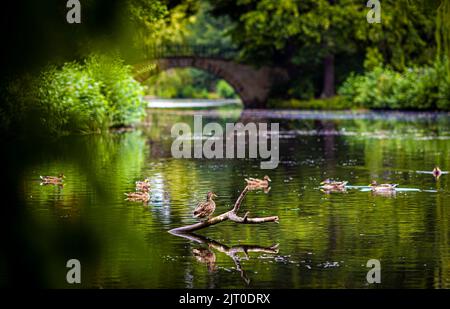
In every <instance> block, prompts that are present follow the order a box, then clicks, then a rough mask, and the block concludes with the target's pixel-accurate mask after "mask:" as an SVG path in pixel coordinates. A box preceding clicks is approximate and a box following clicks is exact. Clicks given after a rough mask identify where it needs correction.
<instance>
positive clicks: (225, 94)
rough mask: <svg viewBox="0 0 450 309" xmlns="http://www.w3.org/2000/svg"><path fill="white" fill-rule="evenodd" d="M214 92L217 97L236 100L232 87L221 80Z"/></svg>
mask: <svg viewBox="0 0 450 309" xmlns="http://www.w3.org/2000/svg"><path fill="white" fill-rule="evenodd" d="M216 91H217V94H218V96H219V97H221V98H226V99H233V98H236V97H237V95H236V92H235V91H234V89H233V87H231V86H230V85H229V84H228V83H227V82H226V81H224V80H223V79H221V80H219V81H218V82H217V85H216Z"/></svg>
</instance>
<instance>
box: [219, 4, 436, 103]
mask: <svg viewBox="0 0 450 309" xmlns="http://www.w3.org/2000/svg"><path fill="white" fill-rule="evenodd" d="M212 3H214V8H213V10H212V11H213V13H214V14H215V15H227V16H229V17H230V18H231V20H232V21H233V22H234V27H233V29H232V31H231V34H232V38H233V40H234V41H235V42H236V43H237V44H238V46H239V47H240V49H241V59H242V60H243V61H247V62H253V63H254V64H256V65H262V64H275V65H281V66H284V67H287V68H288V69H289V72H290V73H291V75H292V76H296V75H298V74H300V73H301V72H302V69H303V68H304V67H307V66H311V65H313V66H314V69H313V70H312V71H317V70H322V74H321V80H322V82H321V83H320V84H321V89H322V90H321V91H320V92H317V91H316V93H320V94H321V96H323V97H329V96H332V95H333V94H334V89H335V80H336V78H335V66H336V67H337V66H338V64H337V63H336V59H340V60H342V59H345V58H347V59H349V58H350V59H351V58H354V59H355V61H356V62H362V61H363V59H364V57H365V56H364V55H365V54H366V53H367V55H368V56H370V57H371V59H369V60H371V61H372V62H373V60H374V59H375V60H377V59H378V61H379V60H381V59H383V62H384V63H385V64H387V65H391V66H392V67H394V68H396V69H401V68H405V67H406V66H408V65H409V64H411V63H416V62H418V63H423V62H427V61H428V62H429V59H430V57H429V55H430V53H434V49H435V47H434V44H430V42H431V43H432V42H433V37H434V25H435V23H434V17H433V16H434V15H435V14H436V11H435V10H432V9H430V8H429V7H428V6H422V5H420V4H413V3H410V1H407V0H397V1H394V0H385V1H383V2H382V17H381V18H382V22H381V23H380V24H369V23H368V22H367V20H366V15H367V12H368V11H369V8H367V7H366V6H365V2H363V3H361V1H356V0H340V1H338V0H318V1H312V0H308V1H295V0H280V1H276V2H275V1H270V0H240V1H237V2H230V1H226V0H218V1H212ZM430 17H433V18H430ZM361 55H362V57H361ZM360 59H361V60H360ZM369 64H370V61H369ZM369 64H368V65H369ZM372 65H373V64H372ZM348 67H351V66H348ZM303 72H304V70H303ZM348 73H349V71H347V72H345V70H344V72H340V74H344V75H346V74H348ZM338 79H339V80H343V78H341V77H339V78H338Z"/></svg>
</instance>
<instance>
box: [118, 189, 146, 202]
mask: <svg viewBox="0 0 450 309" xmlns="http://www.w3.org/2000/svg"><path fill="white" fill-rule="evenodd" d="M124 194H125V195H126V196H127V198H126V199H125V200H127V201H132V202H148V201H149V200H150V194H149V193H148V192H147V191H139V192H130V193H124Z"/></svg>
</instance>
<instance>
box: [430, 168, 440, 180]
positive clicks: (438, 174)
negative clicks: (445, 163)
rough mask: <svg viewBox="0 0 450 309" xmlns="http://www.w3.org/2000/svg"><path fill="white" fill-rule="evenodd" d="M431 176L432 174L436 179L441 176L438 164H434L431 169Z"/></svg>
mask: <svg viewBox="0 0 450 309" xmlns="http://www.w3.org/2000/svg"><path fill="white" fill-rule="evenodd" d="M432 173H433V176H434V178H436V179H438V178H439V177H441V175H442V171H441V169H440V168H439V167H438V166H436V167H435V168H434V169H433V172H432Z"/></svg>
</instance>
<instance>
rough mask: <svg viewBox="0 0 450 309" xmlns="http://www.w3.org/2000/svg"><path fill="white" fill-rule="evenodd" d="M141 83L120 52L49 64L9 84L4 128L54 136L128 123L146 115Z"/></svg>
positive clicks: (5, 103) (2, 115)
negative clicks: (39, 70) (33, 73)
mask: <svg viewBox="0 0 450 309" xmlns="http://www.w3.org/2000/svg"><path fill="white" fill-rule="evenodd" d="M142 95H143V87H142V86H141V85H140V84H139V83H138V82H137V81H135V80H134V79H133V78H132V75H131V68H130V67H129V66H126V65H124V64H123V61H122V60H121V59H120V58H119V57H118V56H106V55H91V56H89V57H88V58H86V59H85V60H84V61H82V62H78V61H72V62H66V63H64V64H63V65H62V66H60V67H57V66H48V67H46V68H44V69H43V70H42V71H41V72H40V73H38V74H36V75H25V76H23V77H21V78H20V79H16V80H13V81H11V82H10V83H9V84H8V86H7V87H6V96H5V101H4V106H3V108H2V110H1V113H0V119H1V123H2V126H3V129H6V130H7V129H10V128H11V129H14V130H16V131H20V130H24V131H26V133H28V134H33V132H40V133H42V134H50V135H52V136H60V135H64V134H67V133H89V132H96V131H101V130H105V129H108V128H109V127H114V126H127V125H131V124H133V123H135V122H137V121H139V120H140V118H141V117H142V116H143V115H144V108H145V106H144V102H143V100H142Z"/></svg>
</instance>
